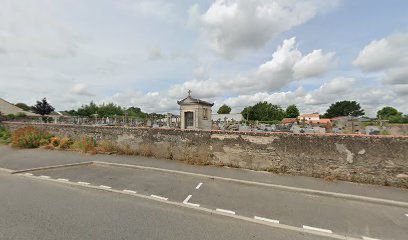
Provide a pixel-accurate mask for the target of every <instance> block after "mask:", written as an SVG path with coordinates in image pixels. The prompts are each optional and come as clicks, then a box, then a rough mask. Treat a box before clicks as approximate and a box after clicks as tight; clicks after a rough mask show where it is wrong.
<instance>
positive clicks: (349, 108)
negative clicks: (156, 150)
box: [324, 101, 364, 118]
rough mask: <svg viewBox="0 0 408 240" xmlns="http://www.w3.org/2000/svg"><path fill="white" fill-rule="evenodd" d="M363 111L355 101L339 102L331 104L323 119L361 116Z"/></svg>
mask: <svg viewBox="0 0 408 240" xmlns="http://www.w3.org/2000/svg"><path fill="white" fill-rule="evenodd" d="M363 115H364V109H362V108H361V107H360V104H359V103H357V102H356V101H340V102H336V103H333V104H332V105H330V107H329V108H328V109H327V111H326V113H325V114H324V117H326V118H333V117H340V116H354V117H358V116H363Z"/></svg>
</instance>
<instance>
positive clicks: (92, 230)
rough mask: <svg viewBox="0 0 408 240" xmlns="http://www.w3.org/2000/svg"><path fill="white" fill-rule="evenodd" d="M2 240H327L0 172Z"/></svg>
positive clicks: (149, 201) (0, 228)
mask: <svg viewBox="0 0 408 240" xmlns="http://www.w3.org/2000/svg"><path fill="white" fill-rule="evenodd" d="M0 193H1V194H0V206H1V207H0V216H1V217H0V239H2V240H15V239H19V240H26V239H27V240H48V239H50V240H55V239H72V240H74V239H78V240H84V239H95V240H96V239H97V240H104V239H107V240H108V239H109V240H117V239H150V240H155V239H157V240H163V239H174V240H183V239H186V240H187V239H188V240H190V239H211V240H213V239H225V240H228V239H231V240H237V239H283V240H297V239H299V240H300V239H310V240H312V239H316V240H321V239H322V240H323V239H328V238H324V237H319V236H316V235H310V234H304V233H299V232H294V231H289V230H283V229H279V228H271V227H268V226H263V225H259V224H254V223H248V222H245V221H240V220H236V219H232V218H229V217H223V216H217V215H211V214H206V213H202V212H198V211H195V210H191V209H186V208H180V207H175V206H168V205H166V204H163V203H160V202H155V201H151V200H145V199H140V198H134V197H131V196H126V195H121V194H115V193H110V192H103V191H97V190H92V189H84V188H81V187H75V186H69V185H65V184H60V183H54V182H49V181H44V180H39V179H38V180H37V179H33V178H27V177H24V176H19V175H10V174H8V173H2V172H0Z"/></svg>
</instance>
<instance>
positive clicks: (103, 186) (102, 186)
mask: <svg viewBox="0 0 408 240" xmlns="http://www.w3.org/2000/svg"><path fill="white" fill-rule="evenodd" d="M99 187H101V188H107V189H111V188H112V187H109V186H105V185H99Z"/></svg>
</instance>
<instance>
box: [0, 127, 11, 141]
mask: <svg viewBox="0 0 408 240" xmlns="http://www.w3.org/2000/svg"><path fill="white" fill-rule="evenodd" d="M9 143H11V133H10V131H9V130H7V129H6V128H4V127H0V144H9Z"/></svg>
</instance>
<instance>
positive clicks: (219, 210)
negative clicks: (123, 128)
mask: <svg viewBox="0 0 408 240" xmlns="http://www.w3.org/2000/svg"><path fill="white" fill-rule="evenodd" d="M215 211H218V212H223V213H228V214H232V215H235V212H234V211H230V210H225V209H221V208H217V209H215Z"/></svg>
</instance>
